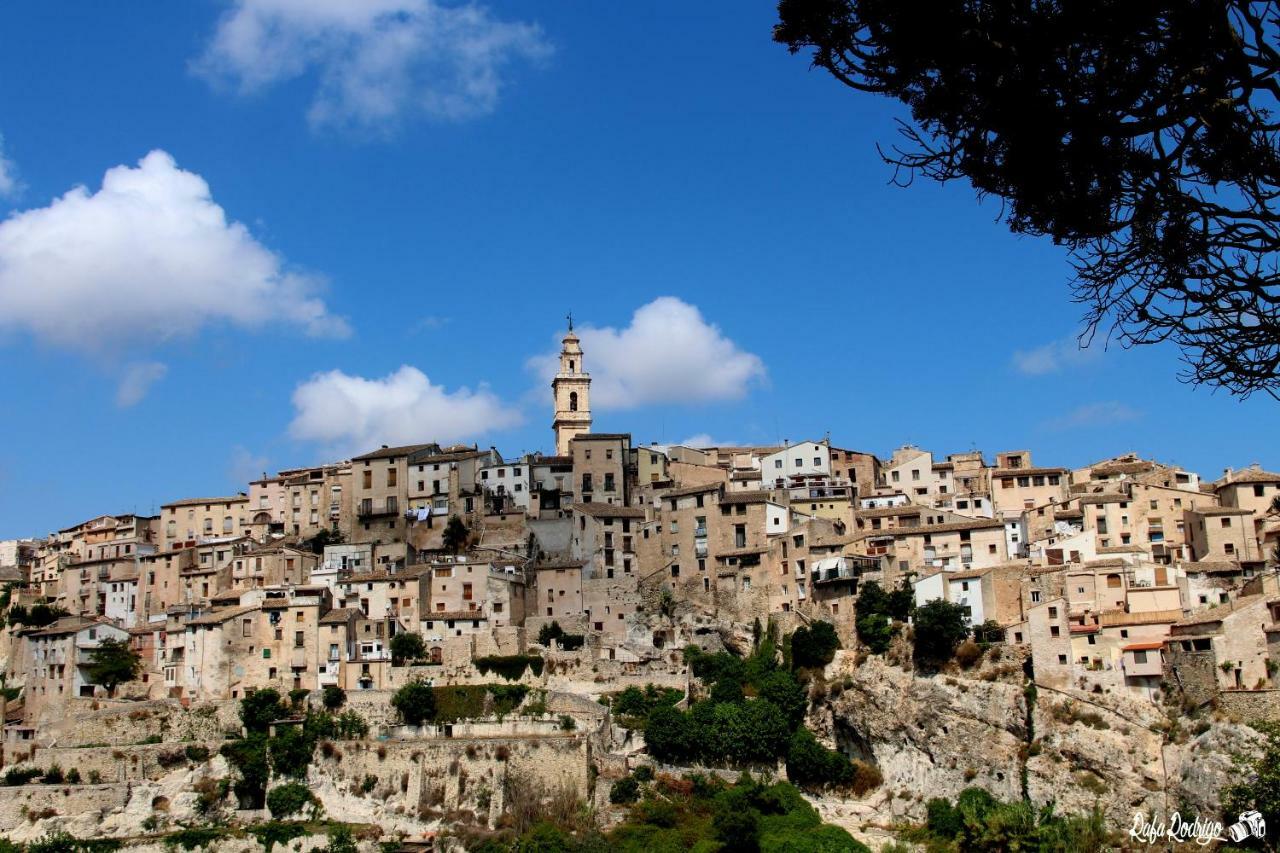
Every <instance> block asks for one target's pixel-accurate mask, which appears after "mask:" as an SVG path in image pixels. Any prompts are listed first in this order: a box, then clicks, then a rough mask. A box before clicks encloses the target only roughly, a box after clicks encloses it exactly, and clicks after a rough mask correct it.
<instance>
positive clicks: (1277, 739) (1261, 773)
mask: <svg viewBox="0 0 1280 853" xmlns="http://www.w3.org/2000/svg"><path fill="white" fill-rule="evenodd" d="M1253 728H1255V729H1257V730H1258V731H1259V732H1261V733H1262V735H1263V742H1262V743H1261V744H1260V746H1259V748H1258V750H1257V751H1256V752H1253V753H1252V754H1247V755H1237V756H1235V758H1234V761H1235V769H1236V779H1237V781H1235V782H1233V783H1232V784H1230V785H1228V786H1226V787H1225V788H1224V789H1223V790H1222V810H1223V822H1224V823H1225V824H1226V825H1228V826H1230V825H1231V824H1233V823H1235V822H1236V819H1237V818H1238V817H1239V815H1240V813H1241V812H1246V811H1251V810H1256V811H1258V812H1259V813H1261V815H1262V819H1263V820H1265V821H1266V822H1267V838H1266V843H1267V845H1268V847H1267V849H1276V848H1277V847H1280V723H1273V722H1266V723H1263V722H1259V723H1253ZM1247 843H1255V844H1258V840H1256V839H1255V840H1253V841H1251V842H1247ZM1258 846H1259V847H1261V844H1258Z"/></svg>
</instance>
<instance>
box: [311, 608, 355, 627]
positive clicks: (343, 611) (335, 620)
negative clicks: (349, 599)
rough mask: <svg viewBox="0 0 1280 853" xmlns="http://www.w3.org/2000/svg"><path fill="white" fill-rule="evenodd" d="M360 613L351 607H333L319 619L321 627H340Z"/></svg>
mask: <svg viewBox="0 0 1280 853" xmlns="http://www.w3.org/2000/svg"><path fill="white" fill-rule="evenodd" d="M359 612H360V611H358V610H356V609H354V608H351V607H335V608H333V609H332V610H330V611H329V612H328V613H326V614H325V615H323V616H321V617H320V624H321V625H341V624H342V623H343V622H346V621H347V620H348V619H350V618H351V617H352V616H354V615H355V614H357V613H359Z"/></svg>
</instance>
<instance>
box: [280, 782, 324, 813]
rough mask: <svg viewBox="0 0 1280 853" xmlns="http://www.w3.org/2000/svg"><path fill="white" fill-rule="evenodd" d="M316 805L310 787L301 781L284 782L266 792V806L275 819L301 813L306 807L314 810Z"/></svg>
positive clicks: (316, 801)
mask: <svg viewBox="0 0 1280 853" xmlns="http://www.w3.org/2000/svg"><path fill="white" fill-rule="evenodd" d="M318 805H319V801H318V800H316V798H315V795H314V794H312V793H311V789H310V788H308V787H307V786H306V785H304V784H303V783H302V782H286V783H285V784H283V785H280V786H279V787H277V788H272V789H271V791H270V792H269V793H268V794H267V808H268V809H270V810H271V816H272V817H273V818H275V819H277V820H279V819H281V818H286V817H292V816H293V815H296V814H302V813H303V811H304V810H307V809H310V810H311V811H312V812H314V811H315V810H316V807H317V806H318Z"/></svg>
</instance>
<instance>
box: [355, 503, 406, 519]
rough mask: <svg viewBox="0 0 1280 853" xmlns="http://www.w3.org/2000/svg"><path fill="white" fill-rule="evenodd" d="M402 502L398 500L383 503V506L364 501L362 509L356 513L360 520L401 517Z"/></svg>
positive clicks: (361, 504) (361, 505)
mask: <svg viewBox="0 0 1280 853" xmlns="http://www.w3.org/2000/svg"><path fill="white" fill-rule="evenodd" d="M399 514H400V502H399V501H397V500H394V499H392V500H387V501H383V502H382V503H381V504H377V503H374V502H373V501H368V500H366V501H362V502H361V503H360V508H359V509H358V510H357V511H356V515H357V516H359V517H360V518H379V517H381V516H386V515H399Z"/></svg>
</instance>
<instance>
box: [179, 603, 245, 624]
mask: <svg viewBox="0 0 1280 853" xmlns="http://www.w3.org/2000/svg"><path fill="white" fill-rule="evenodd" d="M257 609H258V607H257V605H249V606H248V607H228V608H225V609H223V610H214V611H212V612H210V613H206V614H204V615H203V616H197V617H196V618H194V619H188V620H187V624H188V625H221V624H222V623H223V622H226V621H228V620H230V619H234V618H236V617H237V616H240V615H242V614H245V613H252V612H254V611H255V610H257Z"/></svg>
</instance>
